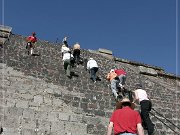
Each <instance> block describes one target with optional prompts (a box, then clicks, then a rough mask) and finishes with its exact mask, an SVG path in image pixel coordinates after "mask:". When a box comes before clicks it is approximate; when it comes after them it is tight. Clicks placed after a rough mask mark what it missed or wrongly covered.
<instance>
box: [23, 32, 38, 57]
mask: <svg viewBox="0 0 180 135" xmlns="http://www.w3.org/2000/svg"><path fill="white" fill-rule="evenodd" d="M36 42H37V38H36V33H35V32H33V33H32V35H31V36H29V37H27V45H26V49H28V55H29V51H30V54H31V55H32V54H33V50H34V44H35V43H36Z"/></svg>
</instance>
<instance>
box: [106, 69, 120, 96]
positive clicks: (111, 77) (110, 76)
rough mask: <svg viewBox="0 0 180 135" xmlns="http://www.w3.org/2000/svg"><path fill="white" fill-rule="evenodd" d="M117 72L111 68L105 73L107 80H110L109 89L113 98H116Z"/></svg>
mask: <svg viewBox="0 0 180 135" xmlns="http://www.w3.org/2000/svg"><path fill="white" fill-rule="evenodd" d="M116 77H117V74H116V73H115V72H114V69H111V71H110V72H109V73H108V74H107V77H106V78H107V80H109V81H110V82H111V90H112V93H113V94H114V96H115V99H116V100H117V99H118V94H117V85H118V83H119V80H117V79H116Z"/></svg>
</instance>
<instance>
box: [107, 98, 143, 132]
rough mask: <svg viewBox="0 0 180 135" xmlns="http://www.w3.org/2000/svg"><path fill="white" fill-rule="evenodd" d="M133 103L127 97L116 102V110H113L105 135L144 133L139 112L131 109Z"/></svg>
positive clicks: (133, 105)
mask: <svg viewBox="0 0 180 135" xmlns="http://www.w3.org/2000/svg"><path fill="white" fill-rule="evenodd" d="M134 108H135V104H134V103H132V102H130V100H129V99H128V98H124V99H123V100H122V101H121V102H118V103H117V104H116V110H115V111H114V112H113V114H112V116H111V118H110V123H109V126H108V132H107V135H111V134H112V130H113V127H114V135H137V134H138V135H144V130H143V127H142V124H141V117H140V114H139V112H137V111H135V110H133V109H134Z"/></svg>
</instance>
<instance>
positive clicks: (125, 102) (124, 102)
mask: <svg viewBox="0 0 180 135" xmlns="http://www.w3.org/2000/svg"><path fill="white" fill-rule="evenodd" d="M126 106H129V107H130V108H132V109H134V108H135V104H134V103H132V102H131V101H130V100H129V99H128V98H124V99H122V101H120V102H118V103H117V104H116V110H117V109H121V108H123V107H126Z"/></svg>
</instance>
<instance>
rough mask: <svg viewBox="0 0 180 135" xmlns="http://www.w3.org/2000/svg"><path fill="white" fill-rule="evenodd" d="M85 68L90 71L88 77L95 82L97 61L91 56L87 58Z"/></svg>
mask: <svg viewBox="0 0 180 135" xmlns="http://www.w3.org/2000/svg"><path fill="white" fill-rule="evenodd" d="M87 70H89V72H90V76H91V77H90V79H92V80H93V82H94V83H96V79H97V76H96V73H97V71H98V64H97V62H96V61H95V60H94V59H93V58H89V60H88V62H87Z"/></svg>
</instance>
